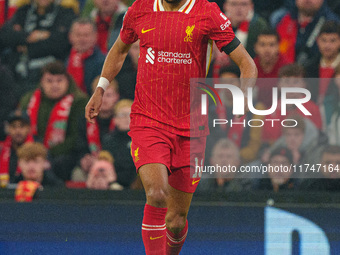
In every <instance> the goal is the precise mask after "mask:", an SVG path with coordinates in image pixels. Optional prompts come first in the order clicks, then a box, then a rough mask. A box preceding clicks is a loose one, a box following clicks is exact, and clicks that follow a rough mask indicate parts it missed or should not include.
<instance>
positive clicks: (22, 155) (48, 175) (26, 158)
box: [17, 142, 64, 187]
mask: <svg viewBox="0 0 340 255" xmlns="http://www.w3.org/2000/svg"><path fill="white" fill-rule="evenodd" d="M47 153H48V150H47V149H46V147H45V146H44V145H43V144H42V143H37V142H35V143H32V142H31V143H25V144H24V145H22V146H21V147H20V148H19V149H18V164H19V166H20V168H21V175H20V176H19V178H18V180H17V181H18V182H21V181H34V182H37V183H39V184H40V185H42V186H43V187H58V186H64V183H63V181H62V180H60V179H59V178H57V177H56V176H55V174H54V173H53V171H52V170H50V169H48V168H49V167H50V163H49V161H48V160H47Z"/></svg>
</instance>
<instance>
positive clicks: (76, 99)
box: [20, 62, 87, 180]
mask: <svg viewBox="0 0 340 255" xmlns="http://www.w3.org/2000/svg"><path fill="white" fill-rule="evenodd" d="M86 100H87V97H86V95H85V94H83V93H82V92H81V91H80V90H79V89H78V87H77V86H76V85H75V83H74V81H73V80H72V78H71V77H70V75H69V74H68V73H67V71H66V68H65V66H64V65H63V63H61V62H52V63H50V64H48V65H46V66H45V67H44V68H43V69H42V77H41V80H40V84H39V87H38V88H37V89H36V90H34V91H32V92H28V93H27V94H26V95H24V96H23V98H22V99H21V102H20V107H21V108H22V109H23V110H27V113H28V115H29V116H30V119H31V128H32V132H33V135H35V136H36V137H37V138H38V139H39V141H41V142H43V144H44V145H45V146H46V147H47V148H48V149H49V153H50V155H51V164H52V169H53V170H55V171H56V172H55V174H56V175H57V176H58V177H59V178H61V179H63V180H69V178H70V174H71V171H72V169H73V167H74V165H75V164H76V161H75V155H74V151H75V145H76V141H77V137H78V129H77V125H78V124H77V122H78V119H79V116H81V115H82V114H83V111H84V107H85V105H86Z"/></svg>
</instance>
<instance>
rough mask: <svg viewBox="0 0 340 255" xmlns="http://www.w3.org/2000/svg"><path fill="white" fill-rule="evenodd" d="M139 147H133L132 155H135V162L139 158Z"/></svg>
mask: <svg viewBox="0 0 340 255" xmlns="http://www.w3.org/2000/svg"><path fill="white" fill-rule="evenodd" d="M138 151H139V147H138V148H137V149H135V153H134V156H135V162H137V161H138V160H139V153H138Z"/></svg>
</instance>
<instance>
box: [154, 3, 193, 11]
mask: <svg viewBox="0 0 340 255" xmlns="http://www.w3.org/2000/svg"><path fill="white" fill-rule="evenodd" d="M194 4H195V0H187V1H186V2H185V4H184V5H183V6H182V7H181V8H180V9H179V10H178V11H179V12H184V13H186V14H188V13H189V12H190V11H191V9H192V7H193V6H194ZM153 10H154V11H155V12H159V11H162V12H164V11H165V10H164V7H163V4H162V0H155V2H154V4H153Z"/></svg>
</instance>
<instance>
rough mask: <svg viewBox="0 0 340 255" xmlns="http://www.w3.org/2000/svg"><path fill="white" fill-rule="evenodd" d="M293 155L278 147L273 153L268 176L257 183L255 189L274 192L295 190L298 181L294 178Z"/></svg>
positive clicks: (287, 150)
mask: <svg viewBox="0 0 340 255" xmlns="http://www.w3.org/2000/svg"><path fill="white" fill-rule="evenodd" d="M293 162H294V160H293V155H292V153H291V151H290V150H289V149H287V148H286V147H278V148H277V149H275V150H274V151H272V152H271V154H270V157H269V161H268V164H267V167H268V169H272V170H268V174H267V176H264V177H263V178H261V179H259V180H258V181H256V182H255V185H254V188H255V189H258V190H270V191H274V192H279V191H285V190H295V189H296V188H297V185H298V184H297V181H296V179H295V178H293V177H294V172H293V169H292V168H291V164H293Z"/></svg>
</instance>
